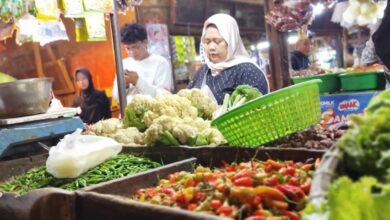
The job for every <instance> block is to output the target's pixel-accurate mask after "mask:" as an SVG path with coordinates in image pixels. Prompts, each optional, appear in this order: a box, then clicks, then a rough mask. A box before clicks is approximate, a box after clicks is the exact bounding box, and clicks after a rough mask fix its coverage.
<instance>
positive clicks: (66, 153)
mask: <svg viewBox="0 0 390 220" xmlns="http://www.w3.org/2000/svg"><path fill="white" fill-rule="evenodd" d="M121 150H122V145H120V144H119V143H118V142H116V141H115V140H113V139H111V138H107V137H100V136H94V135H81V129H78V130H76V131H75V132H74V133H72V134H69V135H66V136H65V137H64V138H63V139H62V140H61V141H60V142H59V143H58V144H57V146H54V147H52V148H50V151H49V158H48V159H47V161H46V169H47V172H49V173H50V174H52V175H53V176H55V177H56V178H76V177H78V176H80V175H81V174H83V173H84V172H86V171H87V170H89V169H91V168H93V167H95V166H97V165H99V164H100V163H103V162H104V161H105V160H107V159H109V158H111V157H113V156H115V155H117V154H118V153H119V152H120V151H121Z"/></svg>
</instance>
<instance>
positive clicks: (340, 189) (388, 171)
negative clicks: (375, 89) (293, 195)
mask: <svg viewBox="0 0 390 220" xmlns="http://www.w3.org/2000/svg"><path fill="white" fill-rule="evenodd" d="M351 120H352V127H351V129H350V130H348V131H347V132H346V133H345V134H344V135H343V136H342V138H341V139H340V141H339V142H338V143H337V147H339V148H340V149H341V151H342V152H343V154H344V156H343V165H344V167H343V168H344V171H345V174H346V175H347V176H344V177H341V178H340V179H338V180H336V181H335V182H334V183H332V185H331V187H330V191H329V194H328V200H327V201H325V202H324V203H323V204H320V205H318V204H316V205H314V204H313V205H311V206H310V207H309V208H308V209H307V210H306V211H305V219H314V217H316V219H318V218H319V217H321V219H341V220H342V219H354V220H359V219H362V220H363V219H373V220H377V219H378V220H382V219H383V220H384V219H388V216H390V211H389V210H390V202H389V201H390V200H389V198H390V123H389V122H390V91H385V92H382V93H381V94H379V95H378V96H376V97H375V98H373V100H371V102H370V104H369V106H368V107H367V109H365V116H364V117H362V116H353V117H351ZM349 178H351V179H353V180H357V181H356V182H353V181H351V180H350V179H349ZM345 198H354V199H352V202H350V201H347V200H345ZM345 209H348V212H343V210H345ZM313 216H314V217H313Z"/></svg>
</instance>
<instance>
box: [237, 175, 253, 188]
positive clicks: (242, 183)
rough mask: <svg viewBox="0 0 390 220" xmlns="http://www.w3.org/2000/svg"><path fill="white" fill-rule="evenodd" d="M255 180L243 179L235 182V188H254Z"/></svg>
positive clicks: (250, 178)
mask: <svg viewBox="0 0 390 220" xmlns="http://www.w3.org/2000/svg"><path fill="white" fill-rule="evenodd" d="M253 182H254V181H253V178H252V177H241V178H238V179H235V180H234V182H233V183H234V185H235V186H253Z"/></svg>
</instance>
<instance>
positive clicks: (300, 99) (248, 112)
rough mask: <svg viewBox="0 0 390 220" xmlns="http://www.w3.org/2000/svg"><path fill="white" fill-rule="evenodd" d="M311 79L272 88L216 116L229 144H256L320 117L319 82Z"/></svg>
mask: <svg viewBox="0 0 390 220" xmlns="http://www.w3.org/2000/svg"><path fill="white" fill-rule="evenodd" d="M320 83H321V80H319V79H317V80H311V81H307V82H303V83H299V84H297V85H293V86H289V87H287V88H283V89H280V90H278V91H276V92H272V93H270V94H267V95H265V96H262V97H260V98H258V99H255V100H252V101H250V102H248V103H245V104H244V105H242V106H240V107H238V108H236V109H234V110H232V111H229V112H227V113H225V114H223V115H221V116H220V117H218V118H216V119H215V120H214V121H213V122H212V125H213V126H215V127H217V128H218V130H219V131H220V132H221V133H222V134H223V136H224V137H225V138H226V140H227V141H228V143H229V144H230V145H235V146H259V145H262V144H265V143H268V142H270V141H273V140H276V139H278V138H281V137H284V136H286V135H289V134H291V133H293V132H297V131H300V130H303V129H305V128H307V127H309V126H310V125H313V124H316V123H318V122H319V121H320V119H321V110H320V95H319V86H318V84H320Z"/></svg>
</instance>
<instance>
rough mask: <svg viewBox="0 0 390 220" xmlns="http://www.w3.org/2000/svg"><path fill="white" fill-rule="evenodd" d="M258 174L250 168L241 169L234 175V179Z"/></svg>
mask: <svg viewBox="0 0 390 220" xmlns="http://www.w3.org/2000/svg"><path fill="white" fill-rule="evenodd" d="M255 174H256V171H254V170H250V169H243V170H240V172H238V173H237V174H236V175H234V177H233V179H240V178H242V177H252V176H254V175H255Z"/></svg>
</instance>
